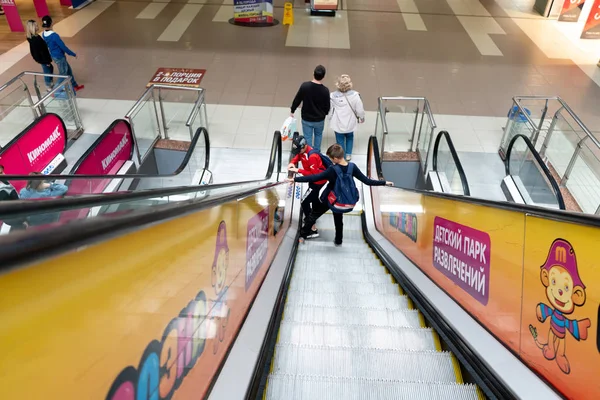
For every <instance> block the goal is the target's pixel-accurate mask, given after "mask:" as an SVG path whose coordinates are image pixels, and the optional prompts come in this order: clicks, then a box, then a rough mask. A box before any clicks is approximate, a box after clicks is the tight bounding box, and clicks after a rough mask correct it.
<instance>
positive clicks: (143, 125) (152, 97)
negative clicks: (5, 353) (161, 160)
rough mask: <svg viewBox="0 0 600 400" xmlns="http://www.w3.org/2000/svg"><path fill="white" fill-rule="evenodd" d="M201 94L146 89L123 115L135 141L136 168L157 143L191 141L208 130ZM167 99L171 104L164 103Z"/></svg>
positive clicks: (186, 90) (178, 89)
mask: <svg viewBox="0 0 600 400" xmlns="http://www.w3.org/2000/svg"><path fill="white" fill-rule="evenodd" d="M204 92H205V91H204V89H202V88H191V87H187V86H167V85H159V84H152V85H150V86H148V88H147V89H146V90H145V91H144V93H142V95H141V96H140V98H139V99H138V101H137V102H136V103H135V104H134V105H133V107H131V109H130V110H129V111H128V112H127V114H126V115H125V118H126V119H127V120H128V121H129V123H130V125H131V129H132V131H133V135H134V138H135V146H136V153H137V162H138V164H141V163H142V162H143V160H144V159H145V158H146V157H147V156H148V154H149V153H150V150H151V149H152V148H153V147H154V144H155V143H156V142H157V141H158V140H159V139H178V140H191V139H193V137H194V135H195V133H196V131H197V130H198V129H199V128H206V129H208V116H207V111H206V103H205V101H204ZM169 95H173V97H174V98H172V99H170V100H172V101H167V100H169V97H168V96H169ZM188 137H189V139H188Z"/></svg>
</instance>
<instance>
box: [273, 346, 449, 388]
mask: <svg viewBox="0 0 600 400" xmlns="http://www.w3.org/2000/svg"><path fill="white" fill-rule="evenodd" d="M272 373H283V374H291V375H304V376H335V377H340V378H368V379H389V380H395V381H412V382H417V381H419V382H449V383H456V372H455V371H454V364H453V362H452V356H451V354H450V353H448V352H438V351H390V350H372V349H368V350H365V349H362V348H330V347H319V346H297V345H289V344H283V345H277V346H276V347H275V357H274V358H273V370H272Z"/></svg>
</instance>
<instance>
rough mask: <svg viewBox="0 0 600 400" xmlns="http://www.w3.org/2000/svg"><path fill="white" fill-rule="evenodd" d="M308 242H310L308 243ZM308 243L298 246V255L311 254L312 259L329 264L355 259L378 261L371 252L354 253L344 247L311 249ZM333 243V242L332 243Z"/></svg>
mask: <svg viewBox="0 0 600 400" xmlns="http://www.w3.org/2000/svg"><path fill="white" fill-rule="evenodd" d="M307 242H308V241H307ZM307 242H304V244H300V246H298V255H304V254H306V253H308V254H309V257H311V258H313V257H314V258H316V259H319V258H323V259H325V260H327V262H328V263H330V264H331V263H333V262H334V261H335V262H336V263H343V262H344V260H352V259H355V258H361V259H368V260H373V261H375V260H377V258H376V257H375V254H373V253H371V252H370V251H353V250H352V249H347V248H345V247H344V246H340V247H335V246H332V247H331V248H315V247H310V246H309V245H308V244H307ZM332 243H333V242H332Z"/></svg>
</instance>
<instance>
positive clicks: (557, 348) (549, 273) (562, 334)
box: [529, 239, 591, 374]
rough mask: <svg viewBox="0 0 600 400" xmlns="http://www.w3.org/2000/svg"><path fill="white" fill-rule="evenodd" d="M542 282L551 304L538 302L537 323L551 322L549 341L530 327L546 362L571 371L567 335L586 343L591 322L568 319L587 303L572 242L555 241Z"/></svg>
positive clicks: (566, 372) (566, 371)
mask: <svg viewBox="0 0 600 400" xmlns="http://www.w3.org/2000/svg"><path fill="white" fill-rule="evenodd" d="M540 280H541V282H542V285H543V286H544V288H545V289H546V297H547V298H548V302H549V303H550V304H549V305H548V304H545V303H539V304H538V305H537V307H536V310H535V315H536V316H537V319H538V321H540V322H545V321H546V320H547V319H548V320H549V321H550V330H549V331H548V336H547V339H545V340H544V339H542V338H541V337H540V336H539V335H538V333H537V328H536V327H535V326H533V325H529V329H530V330H531V334H532V335H533V339H534V340H535V343H536V345H537V346H538V347H539V348H540V349H542V353H543V354H544V357H546V359H547V360H556V364H557V365H558V367H559V368H560V370H561V371H562V372H564V373H565V374H568V373H570V372H571V366H570V364H569V360H568V358H567V354H566V342H567V339H566V336H567V332H568V333H569V334H570V336H571V337H573V339H575V340H577V341H580V340H586V339H587V336H588V328H589V327H590V324H591V322H590V319H589V318H583V319H581V320H576V319H569V316H570V315H571V314H573V311H575V308H576V307H581V306H583V305H584V304H585V285H584V284H583V282H582V281H581V277H580V276H579V272H578V271H577V257H576V256H575V250H574V249H573V247H572V246H571V244H570V243H569V242H567V241H566V240H563V239H556V240H555V241H554V243H552V247H551V248H550V251H549V252H548V258H547V259H546V262H545V263H544V265H542V267H541V272H540Z"/></svg>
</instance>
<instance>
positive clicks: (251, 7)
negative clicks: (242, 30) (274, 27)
mask: <svg viewBox="0 0 600 400" xmlns="http://www.w3.org/2000/svg"><path fill="white" fill-rule="evenodd" d="M233 19H234V21H235V22H236V23H242V24H247V25H252V24H257V25H258V24H272V23H273V0H234V1H233Z"/></svg>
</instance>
